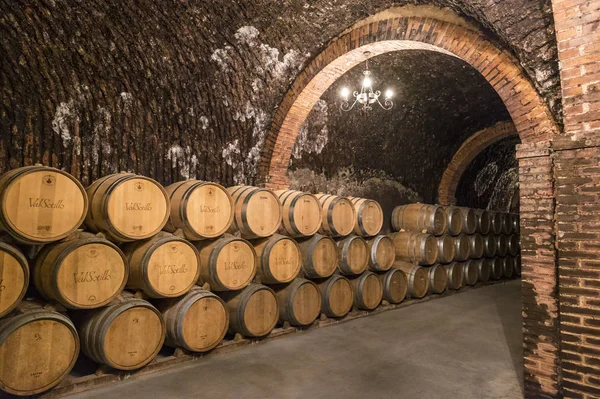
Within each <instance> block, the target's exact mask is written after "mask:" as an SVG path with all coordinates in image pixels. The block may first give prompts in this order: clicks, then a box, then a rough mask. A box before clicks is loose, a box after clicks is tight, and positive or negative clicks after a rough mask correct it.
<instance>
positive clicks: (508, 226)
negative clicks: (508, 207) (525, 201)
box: [500, 212, 513, 235]
mask: <svg viewBox="0 0 600 399" xmlns="http://www.w3.org/2000/svg"><path fill="white" fill-rule="evenodd" d="M500 217H501V219H502V234H505V235H507V234H510V233H511V231H512V229H513V227H512V221H511V216H510V214H508V213H506V212H501V213H500Z"/></svg>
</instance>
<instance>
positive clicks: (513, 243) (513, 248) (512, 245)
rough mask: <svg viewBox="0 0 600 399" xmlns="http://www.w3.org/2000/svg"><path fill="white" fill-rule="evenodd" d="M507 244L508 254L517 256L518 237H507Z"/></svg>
mask: <svg viewBox="0 0 600 399" xmlns="http://www.w3.org/2000/svg"><path fill="white" fill-rule="evenodd" d="M507 243H508V254H509V255H510V256H517V254H518V253H519V247H520V243H519V236H518V235H516V234H511V235H509V236H508V240H507Z"/></svg>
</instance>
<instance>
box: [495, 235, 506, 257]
mask: <svg viewBox="0 0 600 399" xmlns="http://www.w3.org/2000/svg"><path fill="white" fill-rule="evenodd" d="M507 254H508V239H507V237H506V236H505V235H502V234H501V235H498V236H496V256H500V257H502V256H506V255H507Z"/></svg>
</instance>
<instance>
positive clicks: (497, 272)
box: [490, 258, 504, 280]
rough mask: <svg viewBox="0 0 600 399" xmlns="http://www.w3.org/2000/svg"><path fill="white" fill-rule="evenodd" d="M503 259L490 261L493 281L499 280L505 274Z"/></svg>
mask: <svg viewBox="0 0 600 399" xmlns="http://www.w3.org/2000/svg"><path fill="white" fill-rule="evenodd" d="M502 259H503V258H493V259H490V260H491V262H490V266H491V269H492V272H491V275H492V276H491V277H492V279H493V280H499V279H501V278H502V274H503V273H504V262H503V261H502Z"/></svg>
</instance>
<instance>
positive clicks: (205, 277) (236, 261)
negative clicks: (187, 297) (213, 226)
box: [194, 236, 257, 291]
mask: <svg viewBox="0 0 600 399" xmlns="http://www.w3.org/2000/svg"><path fill="white" fill-rule="evenodd" d="M194 245H195V246H196V249H198V252H199V253H200V279H201V281H202V282H205V283H208V284H209V285H210V289H211V291H234V290H241V289H242V288H244V287H246V286H247V285H248V284H250V282H251V281H252V279H253V278H254V276H255V275H256V268H257V266H256V264H257V259H256V252H255V251H254V247H253V246H252V244H250V243H249V242H248V241H246V240H244V239H243V238H239V237H234V236H225V237H222V238H219V239H218V240H210V241H208V240H205V241H196V242H195V243H194Z"/></svg>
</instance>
